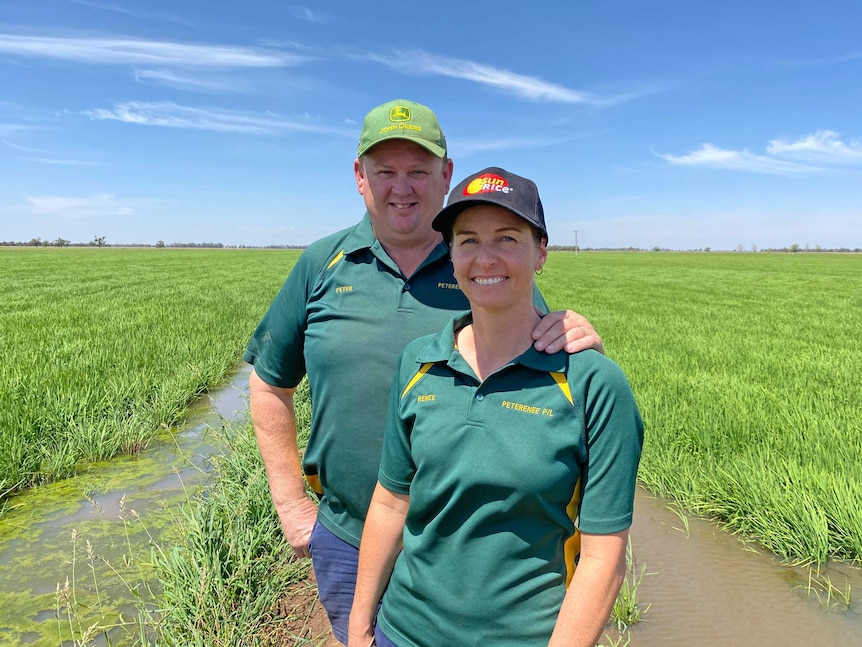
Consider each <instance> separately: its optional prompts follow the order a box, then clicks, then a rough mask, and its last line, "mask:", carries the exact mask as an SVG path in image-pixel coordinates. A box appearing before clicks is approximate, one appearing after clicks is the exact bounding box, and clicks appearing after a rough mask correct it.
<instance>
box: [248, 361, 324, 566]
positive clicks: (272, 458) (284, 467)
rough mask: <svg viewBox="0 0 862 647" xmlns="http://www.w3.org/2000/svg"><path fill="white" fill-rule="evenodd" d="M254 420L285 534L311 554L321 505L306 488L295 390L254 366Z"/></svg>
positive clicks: (300, 550) (300, 554) (251, 386)
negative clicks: (268, 379)
mask: <svg viewBox="0 0 862 647" xmlns="http://www.w3.org/2000/svg"><path fill="white" fill-rule="evenodd" d="M248 384H249V396H250V406H251V420H252V423H253V424H254V433H255V437H256V438H257V446H258V449H259V450H260V455H261V457H262V458H263V464H264V465H265V466H266V476H267V479H268V481H269V492H270V494H271V495H272V503H273V505H274V506H275V510H276V512H278V518H279V520H280V521H281V528H282V530H283V531H284V536H285V538H286V539H287V542H288V543H289V544H290V546H291V548H293V551H294V552H295V553H296V554H297V556H298V557H308V556H309V552H308V540H309V538H310V537H311V529H312V527H313V526H314V520H315V519H316V518H317V506H316V505H315V504H314V502H312V500H311V499H309V498H308V495H307V494H306V492H305V482H304V480H303V477H302V467H301V466H300V462H299V448H298V447H297V444H296V414H295V412H294V409H293V394H294V392H295V391H296V389H285V388H281V387H277V386H272V385H271V384H267V383H266V382H264V381H263V380H262V379H261V378H260V377H258V375H257V373H256V372H254V371H253V370H252V372H251V375H250V376H249V379H248Z"/></svg>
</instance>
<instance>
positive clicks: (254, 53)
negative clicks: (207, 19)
mask: <svg viewBox="0 0 862 647" xmlns="http://www.w3.org/2000/svg"><path fill="white" fill-rule="evenodd" d="M0 52H4V53H6V54H13V55H18V56H32V57H37V58H53V59H61V60H66V61H76V62H79V63H88V64H93V65H144V66H159V65H162V66H183V67H216V68H232V67H238V68H254V67H284V66H291V65H298V64H300V63H302V62H303V61H304V60H305V57H303V56H299V55H295V54H289V53H287V52H283V51H279V50H275V49H260V48H250V47H231V46H224V45H193V44H191V45H190V44H185V43H174V42H168V41H149V40H135V39H130V38H62V37H54V36H16V35H12V34H0Z"/></svg>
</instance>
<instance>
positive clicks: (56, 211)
mask: <svg viewBox="0 0 862 647" xmlns="http://www.w3.org/2000/svg"><path fill="white" fill-rule="evenodd" d="M26 200H27V203H28V204H29V205H30V211H31V213H32V214H33V215H34V216H44V215H51V216H59V217H62V218H94V217H104V216H131V215H133V214H134V213H135V210H134V209H133V208H131V207H129V206H128V205H125V204H121V203H119V202H117V200H116V199H115V196H114V195H112V194H110V193H99V194H96V195H94V196H90V197H86V198H79V197H63V196H53V195H48V196H30V197H28V198H26Z"/></svg>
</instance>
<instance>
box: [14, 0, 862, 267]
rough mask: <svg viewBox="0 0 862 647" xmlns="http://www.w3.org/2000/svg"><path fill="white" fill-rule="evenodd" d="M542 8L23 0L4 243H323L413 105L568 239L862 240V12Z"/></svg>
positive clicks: (846, 8)
mask: <svg viewBox="0 0 862 647" xmlns="http://www.w3.org/2000/svg"><path fill="white" fill-rule="evenodd" d="M531 4H534V3H526V2H518V3H515V2H509V1H508V0H500V1H497V2H485V3H469V2H448V1H438V2H434V3H429V4H426V5H424V6H423V5H422V4H420V3H403V2H390V1H383V2H373V3H372V2H366V3H361V2H349V3H347V2H327V3H314V4H312V3H309V4H305V5H302V4H290V3H289V2H275V1H274V0H270V1H266V2H265V1H262V0H246V1H244V2H241V3H239V2H224V1H222V0H207V1H206V2H204V1H203V0H174V1H172V2H168V1H163V0H147V1H144V0H38V1H34V0H3V2H2V3H0V240H30V239H31V238H33V237H37V236H38V237H41V238H43V239H48V240H54V239H56V238H57V237H62V238H66V239H69V240H71V241H73V242H86V241H89V240H92V239H93V238H94V237H95V236H105V237H106V239H107V241H108V242H109V243H114V244H120V243H147V244H154V243H156V241H158V240H163V241H165V242H166V243H169V244H170V243H175V242H220V243H223V244H225V245H234V244H243V245H268V244H288V245H291V244H307V243H309V242H311V241H313V240H315V239H316V238H319V237H320V236H322V235H325V234H328V233H330V232H333V231H336V230H337V229H340V228H342V227H345V226H348V225H350V224H352V223H354V222H356V221H357V220H358V219H359V218H360V216H361V215H362V212H363V206H362V202H361V198H360V196H359V195H358V194H357V193H356V188H355V183H354V180H353V170H352V168H353V159H354V158H355V154H356V142H357V139H358V135H359V129H360V125H361V122H362V118H363V116H364V115H365V113H366V112H367V111H368V110H369V109H370V108H372V107H373V106H375V105H378V104H380V103H383V102H385V101H388V100H390V99H395V98H408V99H412V100H415V101H419V102H422V103H426V104H428V105H430V106H431V107H432V108H434V110H435V111H436V112H437V114H438V116H439V118H440V121H441V124H442V126H443V129H444V131H445V133H446V136H447V139H448V142H449V148H450V154H451V156H452V158H453V159H454V161H455V180H456V181H457V180H458V179H460V178H462V177H464V176H465V175H467V174H468V173H470V172H473V171H476V170H479V169H482V168H484V167H486V166H492V165H493V166H503V167H505V168H507V169H509V170H511V171H514V172H516V173H519V174H521V175H526V176H528V177H531V178H532V179H534V180H535V181H536V182H537V184H538V185H539V189H540V193H541V195H542V199H543V202H544V203H545V210H546V215H547V219H548V227H549V231H550V238H551V240H550V242H551V244H560V245H566V244H573V243H574V240H575V235H576V234H575V231H577V232H578V233H577V237H578V243H579V244H580V245H581V246H582V247H628V246H633V247H640V248H653V247H655V246H659V247H663V248H669V249H700V248H704V247H711V248H712V249H716V250H718V249H736V248H738V246H739V245H742V246H743V248H744V249H746V250H749V249H752V248H755V247H756V248H757V249H762V248H769V247H785V246H789V245H792V244H798V245H801V246H805V245H809V246H810V247H812V248H814V247H816V246H818V245H819V246H821V247H827V248H828V247H849V248H856V247H862V40H860V37H859V30H860V28H862V3H857V2H850V1H848V0H843V1H840V2H837V1H834V0H824V1H821V2H817V3H814V2H801V1H798V0H785V1H783V2H777V1H772V0H764V1H761V2H750V0H749V1H746V2H741V1H738V0H729V1H727V2H721V3H705V2H692V1H691V0H669V1H657V2H644V1H643V0H620V1H619V2H584V1H581V2H566V3H551V2H546V3H535V5H536V6H535V7H532V6H529V5H531ZM528 6H529V8H527V7H528Z"/></svg>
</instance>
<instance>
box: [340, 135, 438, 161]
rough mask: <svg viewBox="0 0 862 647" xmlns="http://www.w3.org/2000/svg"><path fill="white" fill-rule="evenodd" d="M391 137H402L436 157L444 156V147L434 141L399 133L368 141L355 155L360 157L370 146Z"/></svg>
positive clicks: (390, 139)
mask: <svg viewBox="0 0 862 647" xmlns="http://www.w3.org/2000/svg"><path fill="white" fill-rule="evenodd" d="M393 139H403V140H404V141H406V142H413V143H414V144H416V145H418V146H421V147H422V148H424V149H425V150H426V151H428V152H429V153H431V154H432V155H435V156H436V157H439V158H441V159H442V158H444V157H446V149H445V148H442V147H441V146H438V145H437V144H435V143H434V142H429V141H428V140H427V139H416V138H414V137H404V136H399V135H391V136H389V137H381V138H380V139H375V140H374V141H373V142H369V143H367V144H366V145H365V146H363V147H360V148H359V150H358V152H357V155H358V156H359V157H362V156H363V155H365V154H366V153H367V152H368V151H370V150H371V149H372V148H374V147H375V146H377V144H382V143H383V142H388V141H392V140H393Z"/></svg>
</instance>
